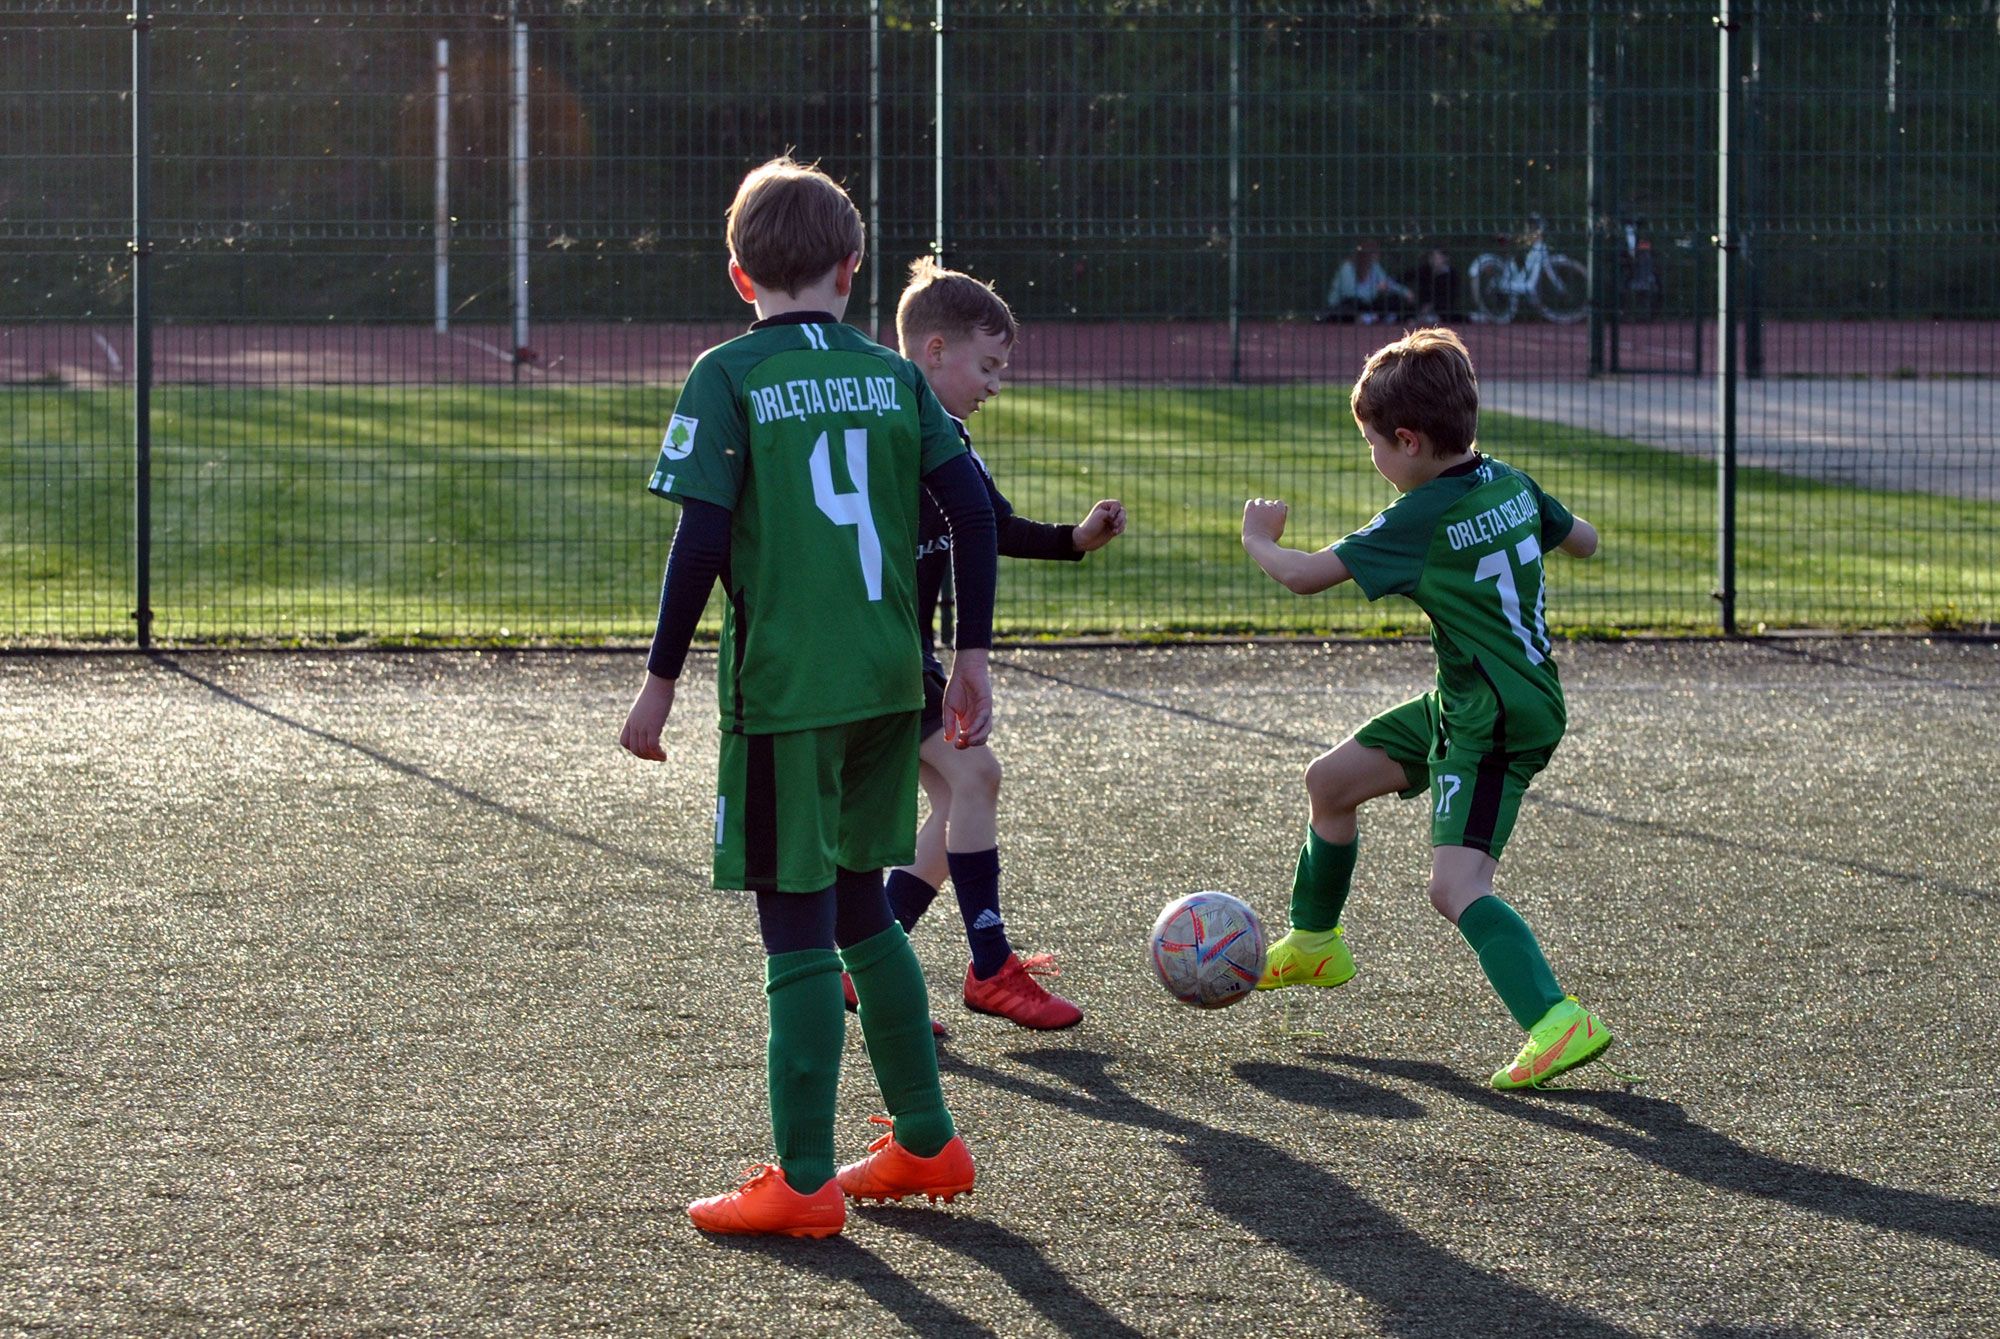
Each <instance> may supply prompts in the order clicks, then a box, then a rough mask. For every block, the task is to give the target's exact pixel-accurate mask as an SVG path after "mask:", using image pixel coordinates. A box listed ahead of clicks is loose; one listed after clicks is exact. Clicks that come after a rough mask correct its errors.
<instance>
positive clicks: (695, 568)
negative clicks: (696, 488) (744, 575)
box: [646, 498, 730, 679]
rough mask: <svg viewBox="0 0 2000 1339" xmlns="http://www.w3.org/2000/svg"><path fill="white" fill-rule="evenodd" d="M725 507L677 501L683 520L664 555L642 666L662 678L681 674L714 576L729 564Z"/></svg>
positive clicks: (677, 676)
mask: <svg viewBox="0 0 2000 1339" xmlns="http://www.w3.org/2000/svg"><path fill="white" fill-rule="evenodd" d="M729 519H730V516H729V508H727V507H718V506H716V505H715V504H714V503H713V502H702V501H700V500H699V499H696V498H688V499H686V500H685V501H683V502H682V503H681V523H680V526H679V528H678V529H676V530H675V531H674V546H673V548H672V549H671V550H670V551H669V552H668V554H667V575H666V578H665V579H664V580H663V581H662V582H661V583H660V623H659V627H658V628H657V629H655V631H654V633H653V648H652V650H651V651H650V652H648V653H647V655H646V670H647V672H648V673H651V674H657V675H659V676H660V677H661V678H662V679H678V678H680V677H681V666H682V664H683V663H684V662H685V661H686V660H687V651H688V644H689V643H690V642H692V641H693V640H694V629H695V624H697V623H699V622H700V621H701V611H702V610H703V609H704V608H706V607H707V605H708V592H709V590H710V588H711V587H713V586H714V585H715V578H716V577H717V576H719V575H720V574H721V572H722V570H723V568H725V567H727V566H728V565H729Z"/></svg>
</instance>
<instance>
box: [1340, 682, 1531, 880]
mask: <svg viewBox="0 0 2000 1339" xmlns="http://www.w3.org/2000/svg"><path fill="white" fill-rule="evenodd" d="M1354 739H1355V742H1356V743H1359V744H1362V745H1364V746H1366V747H1368V748H1373V749H1381V750H1382V751H1383V752H1384V753H1386V754H1388V755H1389V757H1390V758H1391V759H1392V760H1393V761H1395V762H1398V763H1401V764H1402V766H1403V772H1404V774H1405V778H1406V779H1407V780H1409V782H1410V785H1409V788H1408V789H1406V790H1404V791H1402V792H1400V793H1401V795H1402V797H1403V798H1404V799H1406V800H1412V799H1415V798H1416V797H1417V796H1419V795H1424V794H1428V795H1429V796H1430V797H1431V845H1432V846H1469V847H1471V848H1472V849H1473V850H1475V851H1484V852H1485V853H1486V854H1487V855H1490V856H1492V857H1493V858H1494V859H1495V860H1498V859H1499V858H1500V852H1501V851H1502V850H1504V849H1505V848H1506V845H1507V838H1508V837H1509V836H1511V835H1512V834H1513V831H1514V820H1515V819H1517V818H1519V817H1520V814H1521V797H1522V796H1524V795H1526V794H1527V793H1528V783H1529V782H1530V781H1533V780H1534V778H1535V773H1537V772H1539V771H1541V770H1542V769H1543V768H1544V767H1547V766H1548V765H1549V759H1550V758H1551V757H1553V756H1554V754H1555V751H1556V750H1555V746H1554V745H1553V744H1551V745H1550V746H1549V747H1547V748H1541V749H1530V750H1527V751H1526V752H1521V753H1479V752H1475V751H1474V750H1471V749H1463V748H1458V747H1455V746H1453V745H1452V743H1451V742H1450V741H1449V740H1448V739H1446V738H1445V732H1444V716H1443V714H1442V713H1441V712H1440V710H1439V708H1438V700H1437V694H1436V693H1425V694H1424V695H1423V696H1422V697H1415V698H1411V699H1410V700H1409V701H1408V702H1405V703H1404V704H1403V705H1402V706H1400V707H1396V708H1394V709H1392V710H1390V711H1385V712H1383V713H1382V714H1381V715H1380V716H1377V717H1376V718H1375V719H1374V720H1372V721H1370V722H1368V724H1366V725H1364V726H1362V727H1361V728H1360V729H1359V730H1356V731H1355V732H1354Z"/></svg>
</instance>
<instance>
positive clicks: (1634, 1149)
mask: <svg viewBox="0 0 2000 1339" xmlns="http://www.w3.org/2000/svg"><path fill="white" fill-rule="evenodd" d="M1308 1058H1310V1059H1316V1060H1330V1061H1332V1062H1333V1063H1335V1064H1337V1065H1344V1066H1346V1067H1348V1068H1350V1069H1359V1070H1365V1071H1367V1072H1369V1073H1372V1074H1390V1075H1394V1076H1396V1077H1397V1078H1403V1079H1410V1080H1413V1081H1415V1082H1417V1083H1421V1084H1423V1085H1424V1086H1425V1087H1427V1088H1431V1089H1434V1090H1435V1091H1437V1092H1441V1093H1448V1094H1450V1095H1452V1096H1454V1097H1459V1098H1462V1099H1464V1100H1465V1101H1467V1102H1470V1103H1472V1104H1474V1105H1475V1106H1482V1107H1486V1108H1488V1109H1489V1110H1492V1111H1497V1112H1500V1113H1502V1114H1504V1115H1508V1116H1513V1117H1515V1118H1517V1119H1519V1120H1526V1121H1532V1122H1534V1123H1536V1124H1538V1125H1546V1126H1548V1127H1550V1128H1551V1129H1556V1130H1561V1131H1563V1132H1565V1133H1568V1134H1580V1135H1584V1136H1586V1137H1588V1138H1591V1139H1595V1140H1597V1141H1599V1142H1600V1143H1603V1144H1607V1145H1609V1146H1610V1147H1612V1148H1615V1149H1618V1150H1620V1151H1622V1152H1625V1153H1628V1154H1630V1155H1631V1156H1633V1157H1635V1158H1638V1159H1640V1160H1641V1161H1644V1162H1650V1163H1652V1164H1653V1165H1654V1166H1656V1167H1660V1168H1662V1169H1664V1170H1666V1171H1670V1172H1673V1173H1674V1174H1676V1175H1678V1176H1685V1177H1687V1178H1688V1179H1689V1180H1691V1181H1699V1182H1701V1183H1702V1184H1704V1185H1710V1186H1714V1187H1716V1188H1717V1189H1721V1190H1730V1191H1734V1192H1736V1193H1737V1194H1741V1195H1751V1196H1754V1197H1756V1198H1758V1199H1767V1200H1778V1201H1780V1202H1782V1203H1786V1204H1792V1205H1796V1206H1797V1207H1798V1208H1801V1209H1807V1210H1810V1211H1811V1212H1813V1213H1822V1214H1831V1215H1833V1216H1835V1217H1839V1218H1848V1219H1852V1220H1853V1221H1854V1222H1857V1223H1864V1224H1867V1225H1868V1226H1871V1227H1881V1228H1888V1229H1890V1230H1892V1231H1896V1232H1909V1233H1914V1234H1916V1235H1918V1236H1924V1237H1931V1238H1933V1239H1935V1240H1938V1241H1943V1242H1948V1243H1950V1244H1952V1245H1954V1246H1963V1247H1965V1248H1966V1249H1967V1250H1973V1251H1979V1252H1981V1253H1982V1254H1985V1255H1990V1256H1994V1257H1996V1258H2000V1209H1995V1208H1993V1207H1992V1206H1990V1205H1985V1204H1976V1203H1974V1202H1973V1201H1971V1200H1963V1199H1955V1198H1953V1197H1952V1196H1950V1195H1937V1194H1933V1193H1931V1192H1929V1191H1924V1190H1900V1189H1897V1188H1896V1187H1894V1186H1878V1185H1876V1184H1875V1183H1874V1182H1872V1181H1864V1180H1862V1179H1861V1178H1860V1177H1858V1176H1849V1175H1848V1174H1847V1173H1845V1172H1829V1171H1825V1170H1823V1169H1821V1168H1818V1167H1806V1166H1801V1165H1800V1164H1798V1163H1796V1162H1787V1161H1785V1160H1784V1159H1783V1158H1778V1157H1773V1156H1772V1155H1770V1154H1769V1153H1760V1152H1758V1151H1757V1150H1756V1149H1753V1148H1746V1147H1744V1146H1743V1145H1742V1144H1739V1143H1737V1142H1736V1141H1735V1140H1733V1139H1731V1138H1729V1137H1728V1136H1726V1135H1723V1134H1718V1133H1717V1132H1716V1131H1714V1130H1711V1129H1709V1128H1707V1127H1706V1126H1704V1125H1699V1124H1696V1123H1695V1122H1694V1121H1692V1120H1690V1119H1688V1115H1687V1112H1686V1111H1685V1110H1684V1109H1683V1108H1682V1107H1681V1105H1680V1104H1679V1103H1678V1102H1668V1101H1666V1100H1664V1099H1662V1098H1658V1097H1646V1096H1642V1095H1640V1094H1638V1093H1614V1092H1592V1091H1587V1090H1584V1089H1552V1090H1545V1091H1543V1092H1540V1093H1536V1094H1532V1095H1529V1094H1513V1095H1509V1094H1501V1093H1496V1092H1494V1091H1493V1090H1492V1089H1490V1088H1488V1087H1486V1086H1484V1085H1483V1084H1478V1083H1474V1082H1472V1081H1471V1080H1469V1079H1467V1078H1465V1077H1464V1076H1463V1075H1460V1074H1457V1073H1455V1072H1453V1071H1452V1070H1450V1069H1447V1068H1446V1067H1445V1066H1443V1065H1440V1064H1436V1063H1434V1062H1431V1061H1428V1060H1387V1059H1379V1058H1376V1057H1372V1056H1358V1055H1333V1054H1328V1053H1324V1052H1313V1053H1309V1057H1308ZM1579 1109H1581V1110H1588V1111H1591V1112H1595V1113H1596V1114H1598V1115H1600V1116H1605V1117H1608V1118H1609V1121H1610V1123H1607V1122H1605V1121H1598V1120H1590V1119H1586V1118H1584V1117H1583V1116H1581V1115H1579V1114H1577V1113H1578V1111H1579Z"/></svg>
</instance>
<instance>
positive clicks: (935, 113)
mask: <svg viewBox="0 0 2000 1339" xmlns="http://www.w3.org/2000/svg"><path fill="white" fill-rule="evenodd" d="M944 25H945V0H937V18H936V19H934V20H933V21H932V24H931V27H932V29H933V32H934V38H933V41H934V43H935V46H934V58H933V60H932V62H931V65H932V72H931V78H932V79H933V81H934V82H935V83H936V87H935V88H933V89H932V90H931V117H932V120H933V122H934V125H933V129H932V132H931V154H932V161H933V164H934V176H935V178H936V185H937V195H936V198H935V199H934V200H933V201H932V218H931V230H932V231H931V249H932V250H933V251H935V252H937V259H938V264H940V265H949V264H951V261H950V260H949V259H948V257H949V255H950V239H949V237H948V236H947V235H946V228H945V218H946V209H945V201H946V195H945V164H946V162H947V159H946V157H945V155H946V153H947V152H949V148H950V146H949V136H948V135H947V134H946V130H947V127H946V125H945V114H946V112H947V111H948V110H949V108H948V106H947V104H946V101H945V88H946V83H945V76H946V72H947V65H946V60H947V55H948V53H947V51H946V49H945V28H944Z"/></svg>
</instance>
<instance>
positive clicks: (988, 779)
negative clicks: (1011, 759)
mask: <svg viewBox="0 0 2000 1339" xmlns="http://www.w3.org/2000/svg"><path fill="white" fill-rule="evenodd" d="M952 789H953V790H954V791H956V792H958V793H959V794H962V795H964V796H965V797H966V798H967V799H973V798H977V799H981V800H985V801H988V802H994V801H998V800H999V798H1000V759H999V758H998V757H996V756H995V755H994V753H993V750H992V749H972V750H968V754H967V757H966V759H965V770H964V771H963V772H962V773H961V774H960V775H959V776H958V778H957V780H956V781H955V783H954V784H953V787H952Z"/></svg>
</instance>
